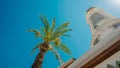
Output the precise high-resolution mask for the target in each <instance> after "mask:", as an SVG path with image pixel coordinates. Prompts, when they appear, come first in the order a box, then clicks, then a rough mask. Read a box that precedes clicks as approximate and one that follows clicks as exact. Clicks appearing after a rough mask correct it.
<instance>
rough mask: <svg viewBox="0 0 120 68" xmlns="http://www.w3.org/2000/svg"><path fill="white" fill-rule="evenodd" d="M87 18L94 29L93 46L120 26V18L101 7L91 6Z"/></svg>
mask: <svg viewBox="0 0 120 68" xmlns="http://www.w3.org/2000/svg"><path fill="white" fill-rule="evenodd" d="M86 19H87V22H88V24H89V25H90V28H91V31H92V36H93V37H92V43H91V46H95V45H97V44H98V43H99V42H100V41H102V40H104V39H105V38H107V36H108V35H109V34H110V33H111V32H112V31H114V30H115V29H117V28H118V27H120V19H119V18H117V17H114V16H112V15H109V14H107V13H106V12H104V11H103V10H102V9H100V8H95V7H91V8H90V9H88V10H87V15H86Z"/></svg>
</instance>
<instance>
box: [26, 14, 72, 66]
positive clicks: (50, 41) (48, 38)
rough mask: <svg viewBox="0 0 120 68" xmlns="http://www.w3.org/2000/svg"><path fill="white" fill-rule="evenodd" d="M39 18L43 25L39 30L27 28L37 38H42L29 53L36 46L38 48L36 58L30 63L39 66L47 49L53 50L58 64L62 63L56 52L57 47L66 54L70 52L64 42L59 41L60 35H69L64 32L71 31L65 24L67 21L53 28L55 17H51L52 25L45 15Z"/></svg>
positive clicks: (67, 23)
mask: <svg viewBox="0 0 120 68" xmlns="http://www.w3.org/2000/svg"><path fill="white" fill-rule="evenodd" d="M40 19H41V20H42V22H43V24H44V27H43V28H42V27H41V28H40V30H36V29H29V30H28V31H29V32H34V33H35V36H36V37H39V39H41V40H42V42H41V43H38V45H37V46H35V48H34V49H33V50H32V52H31V53H33V52H34V51H35V50H36V49H37V48H38V49H39V50H40V52H39V53H38V54H37V56H36V59H35V61H34V63H33V65H32V68H41V67H42V62H43V59H44V55H45V53H46V52H48V51H49V50H50V51H51V52H53V53H54V54H55V56H56V58H57V60H58V61H59V63H60V64H62V63H63V60H62V58H61V57H60V55H59V53H58V52H57V49H61V50H62V51H64V52H65V53H67V54H71V52H70V50H69V49H68V48H67V47H66V45H65V44H63V43H62V42H61V39H60V37H61V36H69V35H68V34H65V33H66V32H68V31H71V29H68V28H67V26H68V25H69V22H66V23H64V24H62V25H61V26H59V27H58V28H56V29H55V25H56V20H55V18H53V19H52V25H51V26H50V24H49V23H48V20H47V18H46V17H45V16H40Z"/></svg>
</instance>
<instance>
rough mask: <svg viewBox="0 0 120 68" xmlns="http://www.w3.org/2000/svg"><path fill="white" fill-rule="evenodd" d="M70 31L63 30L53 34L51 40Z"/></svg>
mask: <svg viewBox="0 0 120 68" xmlns="http://www.w3.org/2000/svg"><path fill="white" fill-rule="evenodd" d="M71 30H72V29H63V30H61V31H58V32H55V33H54V34H53V35H54V36H53V39H56V38H57V37H60V36H62V35H63V34H64V33H66V32H68V31H71Z"/></svg>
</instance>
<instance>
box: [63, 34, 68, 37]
mask: <svg viewBox="0 0 120 68" xmlns="http://www.w3.org/2000/svg"><path fill="white" fill-rule="evenodd" d="M62 36H67V37H70V35H69V34H63V35H62Z"/></svg>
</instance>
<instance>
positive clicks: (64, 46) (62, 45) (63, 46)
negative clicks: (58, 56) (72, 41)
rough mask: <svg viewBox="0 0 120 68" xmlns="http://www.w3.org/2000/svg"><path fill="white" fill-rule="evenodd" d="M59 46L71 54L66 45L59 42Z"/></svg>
mask: <svg viewBox="0 0 120 68" xmlns="http://www.w3.org/2000/svg"><path fill="white" fill-rule="evenodd" d="M60 48H61V49H62V50H63V51H64V52H65V53H67V54H71V51H70V49H69V48H68V47H67V46H66V45H64V44H61V46H60Z"/></svg>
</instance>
